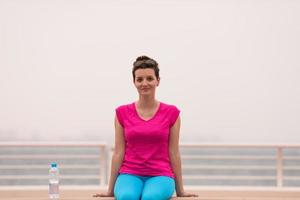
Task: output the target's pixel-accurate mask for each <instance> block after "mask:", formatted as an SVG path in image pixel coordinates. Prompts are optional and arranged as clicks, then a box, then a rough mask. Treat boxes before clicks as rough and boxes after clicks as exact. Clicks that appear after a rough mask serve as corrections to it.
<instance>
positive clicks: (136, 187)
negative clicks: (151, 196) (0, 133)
mask: <svg viewBox="0 0 300 200" xmlns="http://www.w3.org/2000/svg"><path fill="white" fill-rule="evenodd" d="M143 185H144V184H143V181H142V180H141V179H140V178H138V177H136V176H134V175H130V174H120V175H119V176H118V177H117V180H116V183H115V188H114V195H115V198H116V199H117V200H139V199H140V197H141V194H142V190H143Z"/></svg>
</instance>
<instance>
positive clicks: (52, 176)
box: [49, 163, 59, 200]
mask: <svg viewBox="0 0 300 200" xmlns="http://www.w3.org/2000/svg"><path fill="white" fill-rule="evenodd" d="M49 198H50V199H55V200H56V199H59V171H58V168H57V164H56V163H51V168H50V170H49Z"/></svg>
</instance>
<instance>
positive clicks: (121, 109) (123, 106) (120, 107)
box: [116, 102, 134, 112]
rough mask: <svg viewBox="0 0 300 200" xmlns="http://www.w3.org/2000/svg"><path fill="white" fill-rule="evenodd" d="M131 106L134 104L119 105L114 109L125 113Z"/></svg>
mask: <svg viewBox="0 0 300 200" xmlns="http://www.w3.org/2000/svg"><path fill="white" fill-rule="evenodd" d="M133 106H134V102H133V103H127V104H121V105H118V106H117V107H116V110H117V111H121V112H122V111H126V110H132V108H133Z"/></svg>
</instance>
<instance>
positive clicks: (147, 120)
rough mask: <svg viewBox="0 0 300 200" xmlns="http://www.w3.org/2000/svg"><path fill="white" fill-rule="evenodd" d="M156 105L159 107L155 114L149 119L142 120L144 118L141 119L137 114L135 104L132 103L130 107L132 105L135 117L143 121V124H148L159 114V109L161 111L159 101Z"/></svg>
mask: <svg viewBox="0 0 300 200" xmlns="http://www.w3.org/2000/svg"><path fill="white" fill-rule="evenodd" d="M158 103H159V105H158V108H157V110H156V112H155V113H154V115H153V116H152V117H150V118H149V119H144V118H142V117H141V116H140V115H139V113H138V111H137V108H136V102H133V103H132V105H133V109H134V112H135V114H136V116H137V117H138V118H139V119H140V120H142V121H144V122H149V121H151V120H153V119H154V118H155V117H156V115H157V114H158V113H159V111H160V109H161V105H162V103H161V102H160V101H159V102H158Z"/></svg>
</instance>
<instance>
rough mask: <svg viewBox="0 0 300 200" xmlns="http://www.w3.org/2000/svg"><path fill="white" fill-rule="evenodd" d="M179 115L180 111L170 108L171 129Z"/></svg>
mask: <svg viewBox="0 0 300 200" xmlns="http://www.w3.org/2000/svg"><path fill="white" fill-rule="evenodd" d="M179 114H180V110H179V109H178V108H177V107H176V106H172V109H171V117H170V121H171V123H170V127H172V126H173V125H174V124H175V122H176V120H177V119H178V117H179Z"/></svg>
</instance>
